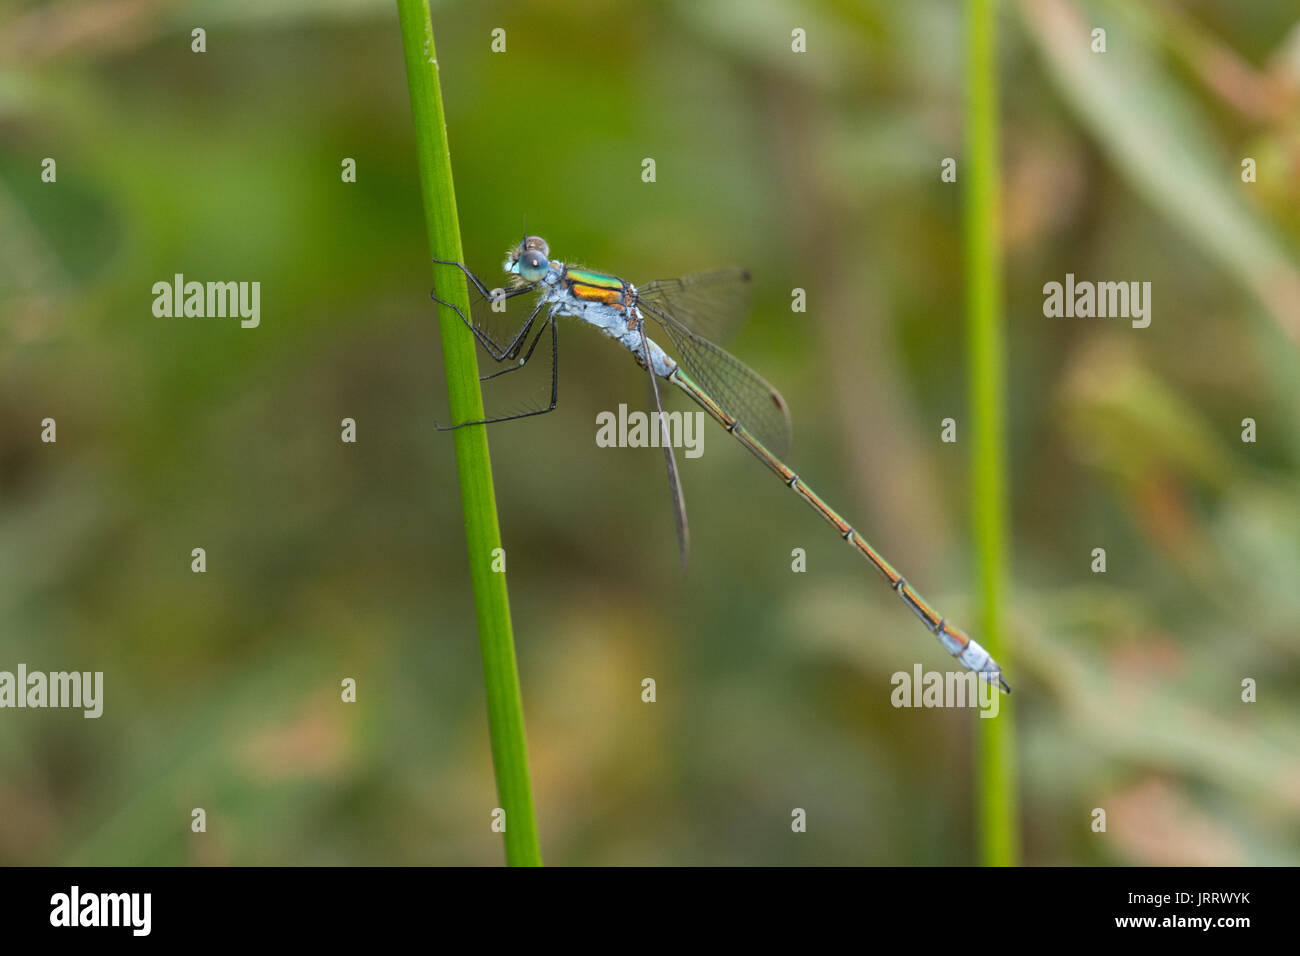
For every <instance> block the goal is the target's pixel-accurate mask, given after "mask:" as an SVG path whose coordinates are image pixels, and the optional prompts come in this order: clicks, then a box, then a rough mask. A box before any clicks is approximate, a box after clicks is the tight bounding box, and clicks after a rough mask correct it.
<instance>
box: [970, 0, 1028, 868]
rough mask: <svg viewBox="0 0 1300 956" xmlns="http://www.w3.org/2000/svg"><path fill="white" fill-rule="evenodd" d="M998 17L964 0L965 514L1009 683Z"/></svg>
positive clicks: (1004, 786)
mask: <svg viewBox="0 0 1300 956" xmlns="http://www.w3.org/2000/svg"><path fill="white" fill-rule="evenodd" d="M996 17H997V3H996V0H967V7H966V23H965V28H966V64H965V66H966V189H965V193H964V198H965V235H966V296H967V300H966V321H967V324H968V336H969V350H968V354H969V356H970V404H971V417H972V429H971V433H972V435H971V437H972V442H973V448H972V452H971V472H972V478H971V498H972V508H971V513H972V519H973V529H972V531H973V541H974V548H975V567H976V574H977V575H978V580H979V611H978V614H977V621H978V626H979V632H978V634H979V637H978V640H979V641H980V643H982V644H983V645H984V647H985V648H986V649H987V650H988V651H989V653H990V654H992V655H993V656H994V657H995V658H996V659H997V660H998V662H999V663H1000V664H1001V665H1002V666H1003V668H1005V670H1006V672H1007V675H1008V677H1009V679H1010V680H1011V681H1012V682H1013V683H1014V681H1015V670H1014V668H1013V666H1012V657H1011V654H1010V649H1009V648H1008V646H1007V642H1006V641H1005V640H1004V636H1005V632H1004V629H1003V618H1002V599H1003V593H1004V591H1005V582H1006V576H1007V553H1006V549H1007V543H1006V526H1007V517H1006V512H1007V507H1006V501H1007V487H1006V423H1005V421H1004V415H1005V409H1006V395H1005V391H1004V375H1003V365H1004V361H1005V346H1004V330H1003V319H1002V235H1001V222H1000V215H999V204H1000V199H1001V177H1000V174H999V170H998V152H999V150H998V75H997V65H998V61H997V21H996ZM1002 703H1003V706H1002V708H1001V709H1000V711H999V714H998V716H997V718H995V719H993V720H979V721H976V724H977V725H978V726H977V729H976V734H977V742H976V760H975V767H976V775H977V786H978V797H977V813H976V821H977V823H976V825H977V827H978V830H979V844H980V857H981V859H982V860H983V862H984V863H985V864H986V865H990V866H1009V865H1014V864H1016V863H1017V862H1019V860H1020V840H1019V831H1018V829H1017V820H1018V819H1019V812H1018V806H1017V802H1018V799H1017V788H1016V760H1015V736H1014V724H1013V722H1012V715H1013V710H1012V708H1011V707H1010V706H1009V705H1010V700H1009V699H1008V700H1004V701H1003V702H1002Z"/></svg>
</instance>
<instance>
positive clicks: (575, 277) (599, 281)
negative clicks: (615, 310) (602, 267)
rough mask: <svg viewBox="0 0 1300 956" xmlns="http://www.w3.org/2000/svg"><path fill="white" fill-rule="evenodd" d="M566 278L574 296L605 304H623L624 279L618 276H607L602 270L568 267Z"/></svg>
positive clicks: (565, 273)
mask: <svg viewBox="0 0 1300 956" xmlns="http://www.w3.org/2000/svg"><path fill="white" fill-rule="evenodd" d="M564 276H565V278H566V279H567V280H568V282H569V290H570V291H571V292H572V293H573V296H574V298H577V299H582V300H584V301H587V302H600V303H603V304H604V305H615V306H621V305H624V304H626V303H625V302H624V300H623V290H624V288H625V286H624V285H623V280H622V279H620V278H618V277H617V276H607V275H604V274H603V273H600V272H587V271H585V270H583V269H566V270H565V272H564Z"/></svg>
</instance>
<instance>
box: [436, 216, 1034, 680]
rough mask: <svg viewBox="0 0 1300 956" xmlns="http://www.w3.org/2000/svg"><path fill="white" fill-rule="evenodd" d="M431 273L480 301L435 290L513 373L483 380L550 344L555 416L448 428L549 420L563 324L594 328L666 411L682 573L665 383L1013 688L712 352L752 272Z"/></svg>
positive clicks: (754, 390) (780, 421)
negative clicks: (462, 305) (501, 277)
mask: <svg viewBox="0 0 1300 956" xmlns="http://www.w3.org/2000/svg"><path fill="white" fill-rule="evenodd" d="M434 262H436V263H438V264H439V265H450V266H456V267H457V268H459V269H460V270H461V272H463V273H464V274H465V277H466V278H467V279H468V280H469V282H470V283H471V285H472V286H473V288H474V291H475V292H476V293H477V295H478V297H479V298H478V300H477V302H476V306H475V307H471V310H470V311H471V315H468V316H467V315H465V313H464V312H462V311H461V310H460V309H459V308H458V307H457V306H454V305H452V304H451V303H450V302H447V301H446V300H444V299H442V298H439V297H438V294H437V290H436V289H435V290H434V292H433V298H434V301H436V302H438V304H440V305H442V306H445V307H447V308H450V309H452V310H453V311H455V313H456V314H457V315H458V316H460V318H461V319H462V320H463V321H464V323H465V324H466V325H467V326H468V327H469V329H470V331H472V332H473V333H474V336H475V338H476V339H477V340H478V342H479V344H480V345H482V347H483V349H484V350H485V351H486V352H487V354H488V355H490V356H491V357H492V359H493V360H494V361H496V362H497V363H500V364H505V363H509V364H508V365H507V366H506V367H505V368H503V369H501V370H499V371H496V372H493V373H491V374H489V375H484V376H482V378H483V379H484V380H487V379H490V378H495V377H497V376H499V375H504V374H505V373H507V372H511V371H515V370H516V369H518V368H521V367H523V366H524V365H526V364H527V363H528V361H529V360H530V359H531V358H532V357H533V353H534V352H535V351H536V349H537V346H538V343H539V342H541V339H542V336H543V335H544V334H545V333H546V331H547V330H548V329H549V330H550V339H551V398H550V403H549V405H547V406H546V407H545V408H536V409H532V410H529V411H525V412H520V413H517V414H512V415H502V416H499V417H490V418H484V419H481V420H479V421H470V422H459V423H457V424H454V425H451V426H448V427H447V428H448V429H452V428H463V427H465V426H467V425H487V424H492V423H494V422H503V421H510V420H513V419H518V418H527V417H529V416H532V415H543V414H546V413H547V412H551V411H554V410H555V406H556V401H557V398H558V394H559V362H558V357H559V337H558V332H557V329H556V320H557V319H558V318H559V317H561V316H568V317H572V318H575V319H578V320H580V321H582V322H585V323H586V324H588V325H591V326H594V327H595V328H597V329H599V330H600V331H601V332H603V333H604V334H605V335H607V336H609V337H610V338H612V339H614V340H615V341H617V342H619V343H620V344H621V345H622V346H623V347H624V348H626V349H627V350H628V351H629V352H631V353H632V355H633V356H634V357H635V358H636V361H637V362H638V364H640V365H641V367H642V368H644V369H647V370H648V371H649V373H650V375H649V378H650V385H651V391H652V394H653V396H654V402H655V407H656V409H657V411H658V412H659V415H658V416H657V421H658V422H659V425H660V428H661V429H663V430H664V432H663V435H662V439H663V440H662V441H661V444H662V447H663V451H664V460H665V464H666V467H667V470H668V485H669V489H670V491H671V493H672V502H673V516H674V519H675V522H676V526H677V542H678V551H679V553H680V556H681V560H682V566H683V568H685V566H686V556H687V552H688V550H689V540H690V538H689V530H688V525H687V521H686V507H685V501H684V499H683V497H682V490H681V478H680V475H679V474H678V470H677V460H676V457H675V455H674V454H673V449H672V442H671V441H670V440H669V436H668V435H667V424H666V422H667V419H666V417H665V416H664V415H663V406H662V403H661V401H660V398H659V384H658V380H659V379H663V380H664V381H665V382H667V383H668V384H670V385H675V386H676V387H677V388H679V389H681V390H682V391H683V392H685V393H686V394H687V395H689V396H690V397H691V399H692V400H693V401H694V402H695V403H696V404H698V405H699V406H700V407H701V408H702V409H703V410H704V411H705V412H707V413H708V414H709V415H710V416H711V417H712V418H713V419H714V420H715V421H716V422H718V424H720V425H721V426H722V427H723V428H725V429H726V430H727V432H728V433H729V434H730V435H731V436H732V437H733V438H735V439H736V441H738V442H740V444H741V445H743V446H744V447H745V448H746V449H748V450H749V452H750V453H751V454H753V456H754V457H755V458H757V459H758V460H759V461H761V462H762V463H763V464H764V465H766V466H767V468H768V470H770V471H771V472H773V473H774V474H775V475H776V476H777V477H778V478H780V479H781V481H782V482H784V483H785V485H786V487H788V488H789V489H790V490H792V491H793V492H794V493H795V494H797V495H798V496H799V497H800V498H802V499H803V500H804V501H805V502H807V503H808V505H809V506H810V507H811V508H812V509H813V510H814V511H816V512H817V513H818V514H819V515H821V516H822V518H823V519H824V520H825V521H826V522H827V524H829V525H830V526H831V527H832V528H834V529H835V532H836V533H837V534H838V535H839V536H840V537H841V538H842V539H843V540H845V541H847V542H848V543H849V544H850V545H852V546H853V548H854V549H855V550H856V551H857V552H858V553H859V554H861V555H862V556H863V557H864V558H866V559H867V561H868V562H869V563H870V564H871V566H872V567H874V568H875V569H876V570H877V571H878V572H879V573H880V574H881V576H883V577H884V579H885V581H886V583H887V584H888V585H889V586H890V588H891V589H892V590H893V591H894V593H895V594H897V595H898V596H899V597H900V598H902V600H903V603H904V604H906V605H907V606H908V608H909V609H911V611H912V613H913V614H915V615H916V616H917V617H918V618H919V619H920V620H921V622H922V623H923V624H924V625H925V626H926V628H927V629H928V630H929V631H930V633H932V634H933V635H934V636H935V637H936V638H938V640H939V643H940V644H942V645H943V647H944V649H945V650H947V651H948V653H949V654H951V655H952V656H953V657H955V658H956V659H957V660H958V661H960V662H961V664H962V665H963V666H965V667H966V668H968V669H970V670H972V671H975V672H976V673H977V674H979V675H980V677H982V678H983V679H984V680H986V681H988V682H989V683H990V684H994V685H996V686H999V687H1001V688H1002V690H1004V691H1006V692H1010V690H1011V688H1010V687H1009V686H1008V685H1007V682H1006V681H1005V680H1004V679H1003V678H1002V668H1001V667H1000V666H999V665H998V663H997V662H996V661H995V660H994V659H993V658H992V656H991V655H990V654H989V653H988V652H987V651H986V650H984V648H983V647H981V646H980V645H979V644H978V643H977V642H976V641H974V640H972V639H971V638H970V637H969V636H968V635H967V634H966V633H965V632H963V631H962V630H961V629H959V628H957V627H955V626H954V625H952V624H950V623H948V620H947V618H945V617H943V615H941V614H940V613H939V612H938V611H936V610H935V609H934V608H933V607H931V606H930V605H929V604H928V603H927V602H926V601H925V599H924V598H923V597H921V595H920V594H919V593H917V591H916V590H915V589H914V588H913V587H912V585H911V584H909V583H908V581H907V579H906V578H904V577H903V576H902V575H901V574H899V573H898V572H897V571H896V570H894V567H893V566H892V565H891V564H890V563H889V562H888V561H886V560H885V558H884V557H883V556H882V555H881V554H880V553H879V552H878V551H876V549H875V548H873V547H872V546H871V545H870V544H869V543H868V542H867V540H866V538H864V537H863V536H862V535H861V534H859V533H858V531H857V529H856V528H854V527H853V526H852V525H851V524H849V522H848V521H846V520H845V519H844V518H842V517H840V515H839V513H838V512H836V511H835V509H833V508H832V507H831V506H830V505H828V504H827V503H826V502H825V501H823V500H822V499H821V498H820V497H818V495H817V494H816V492H814V491H813V490H812V489H811V488H810V487H808V485H807V483H806V482H804V480H803V479H802V478H800V477H799V475H798V474H797V473H796V472H795V471H794V469H792V468H790V467H789V466H788V465H786V464H785V463H784V461H783V460H782V459H783V458H785V457H786V455H787V454H788V452H789V448H790V438H791V425H790V410H789V408H788V406H787V405H786V403H785V400H784V399H783V398H782V397H781V394H780V393H779V392H778V391H777V390H776V389H774V388H773V387H772V386H771V385H769V384H768V383H767V382H766V381H765V380H764V379H763V378H762V377H761V376H759V375H758V374H757V373H756V372H754V371H753V370H752V369H750V368H749V367H748V366H746V365H745V364H744V363H743V362H741V361H740V360H739V359H737V358H736V357H735V356H733V355H731V354H730V353H728V352H727V351H725V350H724V349H722V348H721V347H719V346H718V345H715V344H714V343H713V342H712V341H710V337H713V338H721V337H722V336H723V335H724V334H725V332H726V331H727V330H728V329H729V328H731V327H734V325H735V324H737V323H738V322H739V321H740V320H742V319H743V318H744V316H745V315H746V314H747V312H748V302H749V288H750V275H749V272H748V271H747V270H744V269H720V270H716V271H713V272H701V273H695V274H693V275H688V276H684V277H682V278H680V279H661V280H656V281H654V282H649V283H646V284H645V285H642V286H639V287H638V286H635V285H633V284H632V283H630V282H627V281H626V280H624V279H620V278H619V277H618V276H614V275H606V274H605V273H601V272H593V271H590V270H587V269H579V268H576V267H573V266H566V265H565V264H564V263H563V262H558V261H555V260H553V259H551V258H550V248H549V246H547V244H546V240H544V239H542V238H540V237H539V236H528V237H526V238H525V239H524V240H523V241H521V242H520V243H519V244H518V245H516V246H515V247H514V248H513V249H511V250H510V252H509V253H508V254H507V256H506V260H505V262H504V264H503V268H504V269H505V271H506V273H507V274H508V275H509V277H510V280H509V281H510V284H509V285H508V286H507V287H504V288H497V289H491V290H490V289H489V288H488V287H487V285H486V284H484V283H483V282H482V280H480V279H479V278H478V277H477V276H476V275H474V273H472V272H471V271H470V270H469V269H467V268H466V267H465V266H464V265H463V264H462V263H459V262H453V261H449V260H444V259H434ZM527 295H536V299H535V300H533V308H532V310H531V311H530V312H529V313H528V315H527V317H526V318H524V319H523V320H522V321H521V322H520V324H519V326H518V327H517V328H515V329H514V330H513V332H507V333H505V334H501V333H500V332H499V331H497V329H498V328H499V323H493V322H489V321H487V319H488V317H489V316H490V315H492V314H494V313H495V314H500V313H502V312H504V311H505V309H504V306H505V305H506V304H507V303H508V302H509V301H510V300H513V299H516V298H519V297H523V296H527ZM647 322H650V323H653V327H654V329H655V330H657V331H662V332H663V333H664V335H665V336H666V341H667V342H669V343H670V344H671V345H672V348H673V351H674V352H676V358H673V357H672V356H670V355H669V354H668V352H666V351H665V350H664V349H663V348H661V347H660V345H659V344H658V343H657V342H655V340H654V339H653V338H651V337H650V335H649V334H647V331H646V324H647ZM494 326H496V328H494ZM439 427H442V426H439ZM444 430H446V429H444Z"/></svg>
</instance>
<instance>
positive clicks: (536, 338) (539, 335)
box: [478, 306, 547, 382]
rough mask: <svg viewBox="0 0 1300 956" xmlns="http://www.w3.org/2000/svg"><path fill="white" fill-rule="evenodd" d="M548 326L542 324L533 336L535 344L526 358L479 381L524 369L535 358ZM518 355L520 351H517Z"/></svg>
mask: <svg viewBox="0 0 1300 956" xmlns="http://www.w3.org/2000/svg"><path fill="white" fill-rule="evenodd" d="M538 308H539V309H540V306H539V307H538ZM533 317H534V318H535V317H536V313H534V316H533ZM528 324H529V325H532V324H533V320H532V318H530V319H529V320H528ZM546 326H547V323H546V322H543V323H542V327H541V328H540V329H538V330H537V334H536V335H534V336H533V344H532V345H530V346H528V351H527V352H526V353H525V354H524V357H523V358H521V359H520V360H519V361H518V362H516V363H515V364H514V365H511V366H510V367H509V368H503V369H501V370H500V371H499V372H491V373H489V374H488V375H480V376H479V377H478V380H479V381H480V382H486V381H487V380H488V379H490V378H496V377H497V376H498V375H506V374H508V373H510V372H517V371H519V370H520V369H521V368H523V367H524V366H525V365H527V364H528V360H529V359H530V358H532V357H533V352H535V351H536V350H537V343H538V342H540V341H541V340H542V334H543V333H544V332H545V331H546ZM521 348H522V346H521ZM516 354H518V350H516Z"/></svg>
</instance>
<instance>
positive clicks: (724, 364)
mask: <svg viewBox="0 0 1300 956" xmlns="http://www.w3.org/2000/svg"><path fill="white" fill-rule="evenodd" d="M637 305H638V306H639V307H640V308H641V310H642V314H643V315H645V316H647V317H648V318H650V319H651V320H652V321H653V322H655V323H656V324H657V325H658V326H659V327H660V328H662V329H663V330H664V332H665V333H667V335H668V338H669V340H670V341H671V342H672V344H673V349H674V350H675V351H676V352H677V361H678V362H679V363H680V364H681V366H682V368H684V369H686V373H687V374H688V375H690V376H691V378H693V379H695V380H696V381H697V382H699V384H700V386H701V387H702V388H703V389H704V390H705V391H706V392H708V393H709V394H710V395H711V396H712V397H713V400H714V401H715V402H717V403H718V404H719V405H720V406H722V408H723V410H724V411H725V412H726V413H727V414H728V415H731V416H732V417H733V418H735V419H736V420H737V421H739V422H740V423H741V424H742V425H744V426H745V428H746V430H748V431H749V432H750V434H752V435H753V436H754V437H755V438H757V439H758V440H759V441H760V442H762V443H763V444H764V445H765V446H766V447H767V449H768V451H770V452H772V454H774V455H776V456H777V457H778V458H785V457H786V456H787V455H789V453H790V442H791V439H792V438H793V432H792V429H791V426H790V408H789V406H788V405H786V403H785V399H784V398H782V397H781V393H780V392H778V391H777V390H776V389H775V388H773V387H772V386H771V385H770V384H768V382H767V381H766V379H764V378H763V377H762V376H761V375H759V374H758V373H757V372H755V371H754V370H753V369H751V368H750V367H749V366H748V365H746V364H745V363H744V362H742V361H740V359H738V358H736V357H735V356H734V355H732V354H731V353H730V352H727V351H726V350H725V349H722V348H720V347H718V346H717V345H714V344H713V343H712V342H710V341H709V340H708V339H706V338H704V337H703V336H702V335H699V334H697V333H696V332H694V331H692V330H691V329H689V328H687V327H686V326H685V325H683V324H682V323H681V322H679V321H678V320H677V319H676V317H674V316H672V315H670V314H668V313H667V312H664V311H662V310H661V309H660V307H659V306H658V305H657V304H655V303H652V302H646V301H645V300H644V298H643V299H641V300H640V301H638V303H637Z"/></svg>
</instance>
